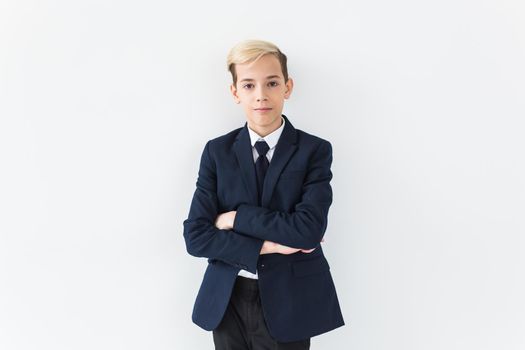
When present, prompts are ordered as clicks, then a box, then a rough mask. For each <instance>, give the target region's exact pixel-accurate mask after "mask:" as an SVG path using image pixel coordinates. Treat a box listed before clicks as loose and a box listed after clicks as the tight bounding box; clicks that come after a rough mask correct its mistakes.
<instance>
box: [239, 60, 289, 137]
mask: <svg viewBox="0 0 525 350" xmlns="http://www.w3.org/2000/svg"><path fill="white" fill-rule="evenodd" d="M235 69H236V72H237V84H236V86H235V85H233V84H231V85H230V91H231V93H232V95H233V98H234V100H235V102H236V103H239V104H241V106H242V107H243V109H244V112H245V114H246V118H247V123H248V126H249V127H250V128H251V129H252V130H253V131H255V132H256V133H257V134H259V135H260V136H262V137H264V136H266V135H268V134H270V133H271V132H272V131H274V130H276V129H278V128H279V127H280V126H281V113H282V111H283V105H284V100H285V99H288V98H289V97H290V94H291V93H292V89H293V81H292V79H291V78H290V77H288V82H287V83H286V84H285V82H284V76H283V73H282V71H281V64H280V62H279V60H278V59H277V57H275V56H274V55H272V54H266V55H264V56H262V57H260V58H259V59H258V60H256V61H255V62H250V63H244V64H237V65H235Z"/></svg>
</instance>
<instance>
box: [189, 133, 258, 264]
mask: <svg viewBox="0 0 525 350" xmlns="http://www.w3.org/2000/svg"><path fill="white" fill-rule="evenodd" d="M209 148H210V141H208V142H207V143H206V146H205V147H204V150H203V152H202V156H201V160H200V166H199V174H198V178H197V184H196V185H197V188H196V190H195V193H194V194H193V199H192V201H191V206H190V210H189V214H188V218H187V219H186V220H184V222H183V226H184V240H185V242H186V250H187V251H188V253H189V254H190V255H193V256H196V257H206V258H211V259H218V260H221V261H224V262H225V263H228V264H230V265H233V266H236V267H240V268H242V269H245V270H247V271H250V272H251V273H255V272H256V268H257V261H258V259H259V254H260V251H261V248H262V245H263V243H264V241H263V240H261V239H259V238H255V237H249V236H247V235H243V234H240V233H237V232H234V231H232V230H221V229H218V228H217V227H216V226H215V219H216V217H217V215H218V213H217V210H218V204H217V176H216V167H215V163H214V162H213V159H212V157H211V156H210V150H209Z"/></svg>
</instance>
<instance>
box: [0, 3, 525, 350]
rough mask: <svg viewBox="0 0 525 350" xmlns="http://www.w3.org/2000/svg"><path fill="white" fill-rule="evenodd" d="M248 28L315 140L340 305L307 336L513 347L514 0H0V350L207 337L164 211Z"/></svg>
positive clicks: (523, 194) (217, 111)
mask: <svg viewBox="0 0 525 350" xmlns="http://www.w3.org/2000/svg"><path fill="white" fill-rule="evenodd" d="M252 38H255V39H264V40H269V41H272V42H274V43H275V44H277V45H278V46H279V47H280V48H281V49H282V50H283V52H284V53H285V54H286V55H287V56H288V58H289V72H290V76H291V77H292V78H294V80H295V89H294V91H293V94H292V96H291V99H290V100H288V101H287V102H286V104H285V108H284V110H283V113H284V114H285V115H287V116H288V117H289V119H290V121H291V122H292V123H293V125H294V126H295V127H297V128H299V129H302V130H304V131H307V132H310V133H313V134H315V135H318V136H320V137H323V138H325V139H328V140H330V141H331V142H332V145H333V167H332V171H333V176H334V177H333V180H332V186H333V190H334V201H333V204H332V207H331V209H330V214H329V225H328V230H327V232H326V236H325V238H326V242H324V243H323V244H324V246H323V248H324V250H325V253H326V256H327V258H328V260H329V262H330V265H331V271H332V275H333V277H334V281H335V284H336V287H337V291H338V295H339V299H340V302H341V307H342V309H343V316H344V318H345V322H346V325H345V326H344V327H342V328H339V329H337V330H334V331H332V332H329V333H325V334H323V335H320V336H318V337H314V338H313V339H312V349H355V350H392V349H396V350H397V349H399V350H412V349H413V350H421V349H425V350H437V349H440V350H441V349H446V350H453V349H458V350H464V349H476V350H484V349H505V350H514V349H516V350H517V349H524V348H525V332H524V329H525V300H524V297H523V296H524V295H525V277H524V276H525V273H524V271H525V257H524V252H525V238H524V233H525V224H524V219H523V215H524V213H525V184H524V182H525V181H524V178H525V161H524V159H525V157H524V150H525V141H524V136H523V135H524V133H525V122H524V120H523V118H524V117H525V98H524V97H525V65H524V62H525V5H524V4H523V2H522V1H519V0H514V1H505V0H503V1H502V0H497V1H496V0H491V1H483V0H481V1H480V0H476V1H474V0H470V1H467V0H448V1H447V0H444V1H443V0H440V1H407V0H402V1H328V0H326V1H323V2H321V3H318V4H317V5H313V4H309V3H307V2H304V1H302V2H299V1H297V2H283V1H263V2H249V1H237V2H228V1H213V2H212V1H209V2H201V1H194V2H192V3H190V2H186V3H177V2H174V1H151V0H150V1H124V0H120V1H109V0H104V1H92V0H90V1H58V0H57V1H37V0H34V1H21V0H16V1H15V0H7V1H6V0H1V1H0V116H1V119H0V120H1V121H0V168H1V171H0V348H1V349H8V350H15V349H54V350H58V349H68V350H69V349H75V350H83V349H90V350H91V349H126V350H133V349H155V350H162V349H211V348H213V345H212V336H211V333H209V332H206V331H204V330H202V329H200V328H199V327H198V326H196V325H194V324H193V323H192V322H191V311H192V307H193V302H194V300H195V296H196V293H197V290H198V287H199V285H200V282H201V279H202V274H203V272H204V268H205V266H206V261H205V259H198V258H194V257H192V256H190V255H188V254H187V252H186V249H185V244H184V240H183V236H182V232H183V231H182V229H183V227H182V222H183V220H184V219H185V218H186V217H187V214H188V210H189V205H190V201H191V197H192V195H193V191H194V189H195V181H196V179H197V170H198V162H199V158H200V154H201V151H202V149H203V147H204V144H205V142H206V141H207V140H208V139H210V138H214V137H216V136H219V135H222V134H224V133H226V132H228V131H230V130H232V129H234V128H238V127H241V126H243V125H244V122H245V116H244V115H243V112H242V110H241V107H239V106H238V105H236V104H235V103H234V101H233V99H232V98H231V96H230V93H229V90H228V84H229V83H230V79H231V78H230V76H229V74H228V72H227V71H226V54H227V52H228V50H229V49H230V47H231V46H233V45H234V44H235V43H237V42H238V41H240V40H243V39H252Z"/></svg>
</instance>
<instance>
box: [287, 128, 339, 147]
mask: <svg viewBox="0 0 525 350" xmlns="http://www.w3.org/2000/svg"><path fill="white" fill-rule="evenodd" d="M295 130H296V132H297V141H298V143H299V146H300V147H306V146H307V147H308V148H311V150H312V151H316V150H320V149H321V150H322V149H324V150H328V151H330V152H331V151H332V143H331V142H330V141H328V140H327V139H326V138H323V137H320V136H318V135H314V134H312V133H308V132H306V131H304V130H301V129H295Z"/></svg>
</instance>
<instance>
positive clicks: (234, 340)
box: [213, 276, 310, 350]
mask: <svg viewBox="0 0 525 350" xmlns="http://www.w3.org/2000/svg"><path fill="white" fill-rule="evenodd" d="M213 342H214V344H215V350H270V349H272V350H308V349H310V338H308V339H304V340H301V341H295V342H290V343H280V342H277V341H276V340H275V339H273V338H272V337H271V336H270V334H269V333H268V328H267V327H266V322H265V320H264V316H263V312H262V308H261V299H260V297H259V285H258V281H257V280H255V279H251V278H246V277H243V276H237V279H236V281H235V286H234V287H233V291H232V296H231V298H230V302H229V303H228V307H227V309H226V312H225V314H224V318H223V319H222V321H221V323H220V324H219V326H218V327H217V328H216V329H214V330H213Z"/></svg>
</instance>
